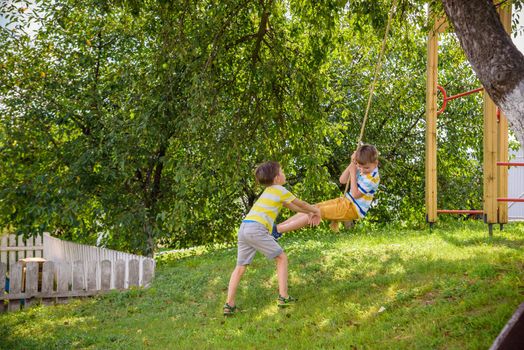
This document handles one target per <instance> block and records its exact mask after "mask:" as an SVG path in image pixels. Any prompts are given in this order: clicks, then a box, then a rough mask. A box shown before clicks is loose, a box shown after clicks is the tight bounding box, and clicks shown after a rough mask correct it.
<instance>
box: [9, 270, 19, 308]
mask: <svg viewBox="0 0 524 350" xmlns="http://www.w3.org/2000/svg"><path fill="white" fill-rule="evenodd" d="M21 292H22V263H21V262H17V263H14V264H11V265H10V266H9V294H20V293H21ZM8 310H9V311H18V310H20V300H9V306H8Z"/></svg>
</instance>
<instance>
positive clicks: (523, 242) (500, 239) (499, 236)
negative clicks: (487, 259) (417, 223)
mask: <svg viewBox="0 0 524 350" xmlns="http://www.w3.org/2000/svg"><path fill="white" fill-rule="evenodd" d="M437 234H438V236H439V237H441V238H442V239H443V240H444V241H446V242H448V243H450V244H453V245H454V246H457V247H470V246H477V245H482V244H486V245H492V246H503V247H507V248H510V249H518V250H521V249H523V248H524V239H516V238H511V239H510V238H507V237H504V236H503V235H504V231H500V232H499V231H497V232H495V233H494V234H493V236H492V237H490V236H488V234H487V233H486V235H485V236H484V237H475V238H460V237H457V236H456V235H453V234H452V233H446V232H438V233H437Z"/></svg>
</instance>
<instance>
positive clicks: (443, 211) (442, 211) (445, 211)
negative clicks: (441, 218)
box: [437, 209, 484, 214]
mask: <svg viewBox="0 0 524 350" xmlns="http://www.w3.org/2000/svg"><path fill="white" fill-rule="evenodd" d="M437 213H438V214H484V211H483V210H467V209H437Z"/></svg>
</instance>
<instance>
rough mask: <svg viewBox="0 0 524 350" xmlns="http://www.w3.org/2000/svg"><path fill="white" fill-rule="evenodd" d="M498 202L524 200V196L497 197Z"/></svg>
mask: <svg viewBox="0 0 524 350" xmlns="http://www.w3.org/2000/svg"><path fill="white" fill-rule="evenodd" d="M497 202H524V198H497Z"/></svg>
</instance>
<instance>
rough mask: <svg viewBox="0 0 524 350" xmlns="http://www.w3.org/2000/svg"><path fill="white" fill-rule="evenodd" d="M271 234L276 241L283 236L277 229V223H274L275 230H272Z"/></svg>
mask: <svg viewBox="0 0 524 350" xmlns="http://www.w3.org/2000/svg"><path fill="white" fill-rule="evenodd" d="M271 236H273V238H274V239H275V241H278V239H279V238H280V237H282V234H281V233H279V232H278V231H277V225H275V224H273V230H272V231H271Z"/></svg>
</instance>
